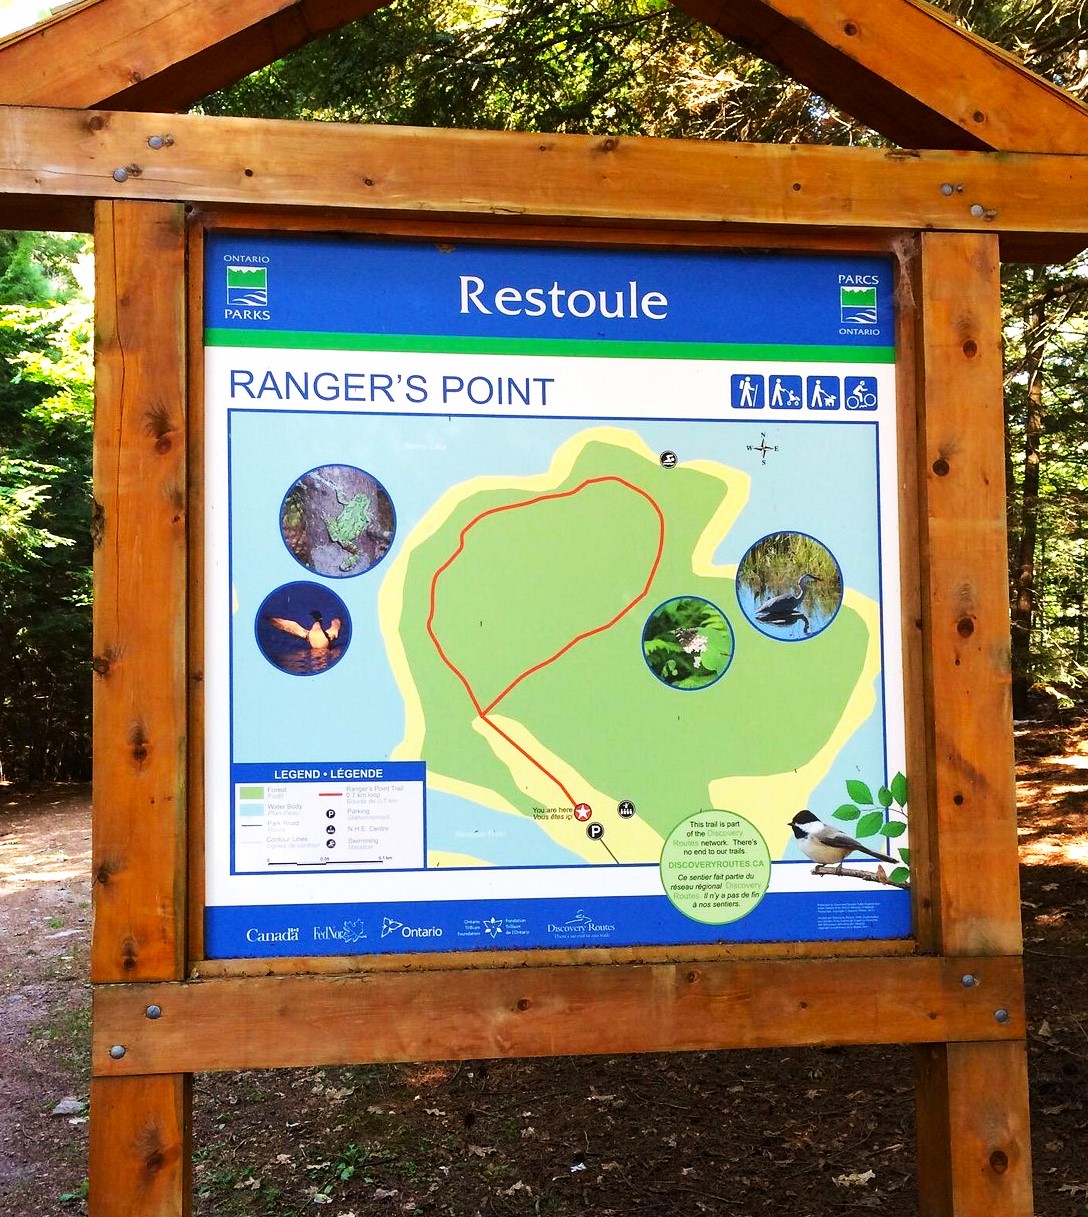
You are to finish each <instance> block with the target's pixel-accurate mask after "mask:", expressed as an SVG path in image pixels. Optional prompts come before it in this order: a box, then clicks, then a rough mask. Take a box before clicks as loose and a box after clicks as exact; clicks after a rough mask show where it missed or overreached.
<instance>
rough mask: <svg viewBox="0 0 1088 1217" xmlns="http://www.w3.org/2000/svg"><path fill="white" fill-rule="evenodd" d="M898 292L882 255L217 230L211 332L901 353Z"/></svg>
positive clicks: (208, 291)
mask: <svg viewBox="0 0 1088 1217" xmlns="http://www.w3.org/2000/svg"><path fill="white" fill-rule="evenodd" d="M892 293H893V284H892V262H891V259H889V258H887V257H882V256H874V255H855V254H850V255H844V254H831V255H816V254H798V253H794V252H761V251H750V250H721V251H712V252H702V251H679V252H676V251H657V250H642V249H638V250H635V249H622V250H620V249H588V248H584V249H570V248H550V247H544V246H539V245H534V246H530V247H526V246H517V247H515V246H505V245H490V244H489V245H482V244H481V245H475V244H471V243H468V242H465V243H457V244H456V245H451V244H445V243H443V244H441V245H438V244H435V243H433V242H425V241H402V240H378V239H373V238H361V237H352V236H344V235H337V236H313V235H286V234H246V233H236V232H215V233H210V234H209V236H208V241H207V246H206V277H205V323H206V326H207V328H208V330H209V331H212V332H219V333H220V334H222V332H223V331H226V332H227V335H228V336H229V332H230V331H232V330H236V331H239V332H241V331H245V332H246V334H247V335H253V334H254V333H255V332H257V333H260V332H261V331H267V332H268V333H269V334H272V333H295V334H313V335H317V334H359V335H379V336H381V335H388V336H420V337H426V336H431V337H433V336H445V337H449V338H453V339H459V338H463V339H484V340H507V341H509V340H520V341H525V340H567V341H569V340H572V339H573V340H577V339H583V340H591V341H617V342H626V343H632V342H635V343H716V344H724V343H728V344H745V345H775V346H806V347H836V348H846V347H853V348H858V347H861V348H871V347H890V346H891V345H892V342H893V294H892ZM243 345H246V343H245V342H243ZM314 345H319V344H316V343H315V344H314Z"/></svg>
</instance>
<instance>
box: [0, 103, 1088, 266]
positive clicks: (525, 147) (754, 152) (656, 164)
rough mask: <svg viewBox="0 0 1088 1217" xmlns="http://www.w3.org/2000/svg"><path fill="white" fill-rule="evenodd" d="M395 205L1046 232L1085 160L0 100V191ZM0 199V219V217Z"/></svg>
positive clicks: (678, 220) (1082, 181) (597, 218)
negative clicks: (58, 106)
mask: <svg viewBox="0 0 1088 1217" xmlns="http://www.w3.org/2000/svg"><path fill="white" fill-rule="evenodd" d="M7 194H11V195H15V196H18V197H20V198H25V197H26V196H28V195H33V194H39V195H41V196H42V197H43V200H44V199H45V198H48V197H58V198H71V197H73V196H74V197H84V198H125V199H156V200H169V199H173V200H184V201H187V202H191V203H240V204H258V205H264V206H282V207H290V206H294V207H310V208H348V209H355V210H358V211H360V212H366V213H371V214H378V215H386V216H394V215H415V216H431V217H436V216H476V217H480V218H488V219H494V218H504V217H505V218H514V219H522V220H531V221H532V220H535V221H548V220H563V221H567V222H571V221H590V222H602V223H616V222H619V223H623V222H629V223H640V224H646V223H673V224H681V225H684V224H690V225H702V226H706V227H709V228H712V229H717V228H720V227H721V226H722V225H742V226H743V225H775V226H788V227H792V228H794V229H797V228H806V227H810V228H819V229H824V230H829V229H840V230H843V229H845V230H859V229H861V230H876V229H887V228H899V229H903V228H906V229H919V228H920V229H938V230H940V229H945V230H960V229H964V230H968V231H976V232H987V233H989V232H998V233H1003V234H1006V235H1007V236H1010V237H1015V235H1017V234H1021V233H1023V234H1029V235H1032V238H1033V239H1035V238H1034V234H1039V233H1047V234H1055V233H1056V234H1062V235H1063V237H1064V238H1068V237H1070V236H1072V237H1074V238H1075V239H1076V243H1078V245H1081V244H1083V243H1085V242H1088V237H1084V235H1083V234H1085V233H1088V156H1083V157H1081V156H1057V155H1032V154H1026V153H1022V154H1016V155H996V154H987V153H967V152H925V153H917V154H904V153H901V152H896V151H887V150H881V149H873V148H825V147H815V146H803V145H789V146H784V147H780V146H776V145H761V144H747V145H736V144H724V143H714V142H698V141H680V140H655V139H636V138H632V139H626V138H624V139H618V138H613V137H609V138H603V139H602V138H599V137H596V136H576V135H570V136H551V135H549V136H537V135H524V134H516V133H498V132H486V131H440V130H431V129H422V128H399V127H358V126H350V125H346V124H336V123H329V124H325V123H307V122H275V121H267V120H266V121H260V120H250V119H229V118H208V117H205V116H200V115H170V116H163V115H134V114H127V113H118V112H97V111H96V112H91V113H88V112H85V111H81V110H48V109H40V108H21V107H11V108H4V107H0V208H2V199H3V196H4V195H7ZM3 219H4V217H3V212H2V210H0V223H3Z"/></svg>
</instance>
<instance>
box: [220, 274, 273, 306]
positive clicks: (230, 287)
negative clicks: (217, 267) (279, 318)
mask: <svg viewBox="0 0 1088 1217" xmlns="http://www.w3.org/2000/svg"><path fill="white" fill-rule="evenodd" d="M227 304H229V305H232V306H245V307H248V308H264V307H265V306H266V305H267V304H268V267H267V266H228V267H227Z"/></svg>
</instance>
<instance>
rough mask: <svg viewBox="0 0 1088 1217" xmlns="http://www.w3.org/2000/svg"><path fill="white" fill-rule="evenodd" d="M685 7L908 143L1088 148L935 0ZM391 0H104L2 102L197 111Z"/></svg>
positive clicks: (1079, 115) (15, 66) (687, 3)
mask: <svg viewBox="0 0 1088 1217" xmlns="http://www.w3.org/2000/svg"><path fill="white" fill-rule="evenodd" d="M678 3H680V5H681V7H683V8H684V9H685V10H686V11H687V12H689V13H691V14H692V16H694V17H696V18H697V19H699V20H700V21H703V22H705V23H707V24H708V25H710V26H712V27H713V28H714V29H717V30H718V31H720V32H721V33H722V34H724V35H725V36H726V37H729V38H732V39H734V40H736V41H738V42H741V43H742V44H744V45H746V46H748V47H750V48H752V49H753V50H754V51H755V52H756V53H757V54H759V55H761V56H762V57H764V58H766V59H769V60H771V61H772V62H774V63H776V64H778V65H779V66H781V67H782V68H783V70H784V71H785V72H787V73H788V74H789V75H790V76H792V77H793V78H794V79H796V80H798V81H800V82H801V83H802V84H805V85H807V86H808V87H809V88H811V89H813V90H814V91H815V92H816V93H819V94H820V95H822V96H824V97H826V98H828V99H830V100H831V101H833V102H834V103H835V104H836V105H839V106H840V107H841V108H842V109H844V110H845V111H846V112H847V113H849V114H851V115H853V116H854V117H855V118H857V119H858V120H859V121H860V122H863V123H866V124H867V125H869V126H870V127H872V128H873V129H874V130H877V131H879V132H880V133H881V134H883V135H884V136H886V137H887V138H888V139H891V140H893V141H895V142H896V143H899V144H902V145H904V146H906V147H918V148H960V149H974V150H981V149H986V148H992V149H1002V150H1006V151H1024V152H1027V151H1031V152H1081V151H1085V150H1086V149H1088V109H1086V108H1085V107H1083V106H1082V105H1080V104H1079V103H1078V102H1077V101H1076V100H1075V99H1074V98H1072V97H1071V96H1069V95H1068V94H1066V93H1064V92H1063V91H1062V90H1060V89H1058V88H1056V87H1055V86H1054V85H1051V84H1050V83H1049V82H1047V81H1045V80H1043V79H1042V78H1040V77H1038V76H1036V75H1034V74H1033V73H1031V72H1029V71H1028V70H1027V69H1026V68H1025V67H1024V66H1023V64H1021V63H1020V62H1019V61H1018V60H1016V59H1015V58H1014V57H1013V56H1011V55H1008V54H1007V53H1005V52H1003V51H1001V50H999V49H998V48H997V47H994V46H993V45H992V44H990V43H988V42H986V41H985V40H984V39H981V38H978V37H976V36H975V35H973V34H970V33H969V32H967V31H966V30H964V29H962V28H961V27H959V26H957V25H956V24H955V23H954V22H953V21H952V20H951V19H950V18H949V17H948V16H947V15H946V14H944V13H942V12H941V11H940V10H939V9H937V8H935V7H934V6H932V5H930V4H926V3H924V0H864V3H861V0H835V2H833V3H825V2H824V0H678ZM380 6H381V0H323V2H321V0H201V3H200V4H199V11H198V9H197V6H196V4H195V2H194V0H156V3H155V4H154V5H153V6H149V5H148V4H147V3H146V0H97V2H96V3H94V4H89V5H82V6H80V7H78V8H76V9H74V10H72V11H70V12H68V13H65V14H62V15H61V16H60V17H59V18H56V19H54V20H53V21H51V22H49V23H47V24H45V25H43V26H39V27H36V28H35V29H33V30H30V31H26V32H24V33H21V34H19V35H17V36H15V37H13V38H11V39H9V40H7V42H6V43H4V44H0V102H2V103H7V104H18V105H52V106H55V105H60V104H63V105H68V106H77V107H95V106H100V107H110V108H114V109H125V110H145V111H152V110H185V109H188V108H189V107H191V106H192V105H193V104H195V103H196V102H197V101H199V100H200V99H201V98H202V97H205V96H207V94H209V93H211V92H214V91H215V90H216V89H220V88H223V87H225V86H227V85H230V84H233V83H234V82H235V81H237V80H240V79H241V78H242V77H243V76H245V75H247V74H248V73H249V72H252V71H254V70H255V69H257V68H259V67H263V66H264V65H265V64H268V63H271V62H273V61H274V60H275V59H278V58H280V57H282V56H283V55H285V54H286V53H287V52H289V51H291V50H294V49H296V48H297V47H299V46H302V45H304V44H305V43H307V42H309V41H311V40H312V39H313V38H316V37H318V36H320V35H321V34H324V33H327V32H328V31H330V30H333V29H337V28H339V27H340V26H342V25H344V24H346V23H347V22H349V21H353V20H356V19H357V18H359V17H361V16H363V15H365V14H366V13H369V12H371V11H373V10H374V9H376V8H378V7H380ZM88 47H93V48H95V53H94V54H93V55H88V54H87V48H88Z"/></svg>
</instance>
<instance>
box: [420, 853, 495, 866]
mask: <svg viewBox="0 0 1088 1217" xmlns="http://www.w3.org/2000/svg"><path fill="white" fill-rule="evenodd" d="M494 865H495V863H494V862H488V860H487V859H486V858H476V857H473V855H472V854H455V853H452V852H451V851H450V850H448V849H429V850H428V851H427V868H428V870H441V869H443V868H450V867H455V866H462V867H463V866H468V867H471V868H472V869H473V870H476V869H477V868H478V867H481V866H494Z"/></svg>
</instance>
